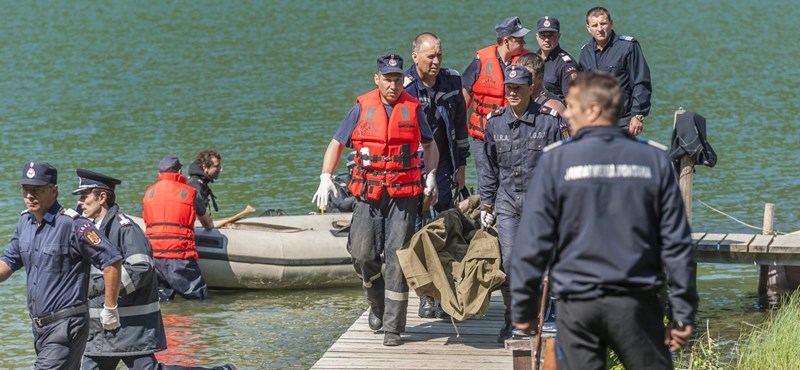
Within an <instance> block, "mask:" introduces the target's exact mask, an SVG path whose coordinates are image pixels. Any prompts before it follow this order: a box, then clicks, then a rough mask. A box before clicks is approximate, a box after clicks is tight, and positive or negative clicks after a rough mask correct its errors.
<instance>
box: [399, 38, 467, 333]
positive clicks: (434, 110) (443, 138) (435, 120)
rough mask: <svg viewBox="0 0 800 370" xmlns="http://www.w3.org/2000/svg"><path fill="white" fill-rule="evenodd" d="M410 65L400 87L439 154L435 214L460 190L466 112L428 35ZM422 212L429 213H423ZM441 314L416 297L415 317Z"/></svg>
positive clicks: (455, 81)
mask: <svg viewBox="0 0 800 370" xmlns="http://www.w3.org/2000/svg"><path fill="white" fill-rule="evenodd" d="M411 59H413V60H414V64H412V65H411V67H410V68H408V70H406V72H405V78H404V80H403V87H404V88H405V90H406V92H408V93H409V94H411V96H413V97H415V98H417V99H418V100H419V101H420V103H421V104H422V110H423V111H424V112H425V114H426V115H427V121H428V125H430V127H431V131H432V132H433V141H434V142H435V143H436V148H437V149H438V151H439V164H438V165H437V166H436V183H437V187H438V190H439V199H438V201H437V203H436V206H434V207H433V208H434V211H435V212H441V211H444V210H447V209H450V208H453V206H454V205H453V191H452V189H453V188H456V189H457V190H461V189H462V188H464V183H465V176H464V173H465V172H466V166H467V157H469V140H468V139H467V108H466V104H465V103H464V96H463V95H461V76H460V75H459V74H458V72H456V71H455V70H453V69H449V68H443V67H442V43H441V40H439V37H437V36H436V35H434V34H432V33H430V32H423V33H421V34H419V35H418V36H417V37H416V38H415V39H414V42H413V43H412V48H411ZM422 212H431V210H428V209H423V210H422ZM443 313H444V311H442V310H441V308H439V307H437V305H436V303H435V302H434V299H433V298H431V297H425V296H422V297H420V305H419V316H420V317H428V318H431V317H435V316H436V315H437V314H438V315H439V316H440V317H441V316H442V315H443Z"/></svg>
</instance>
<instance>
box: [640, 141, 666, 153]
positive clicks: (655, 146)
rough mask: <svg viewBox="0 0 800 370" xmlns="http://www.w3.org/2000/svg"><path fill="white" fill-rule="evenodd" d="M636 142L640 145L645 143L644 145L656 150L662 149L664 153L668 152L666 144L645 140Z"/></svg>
mask: <svg viewBox="0 0 800 370" xmlns="http://www.w3.org/2000/svg"><path fill="white" fill-rule="evenodd" d="M636 141H638V142H640V143H643V144H647V145H650V146H652V147H654V148H658V149H660V150H661V151H664V152H666V151H667V147H666V146H665V145H664V144H661V143H659V142H655V141H653V140H645V139H639V138H637V139H636Z"/></svg>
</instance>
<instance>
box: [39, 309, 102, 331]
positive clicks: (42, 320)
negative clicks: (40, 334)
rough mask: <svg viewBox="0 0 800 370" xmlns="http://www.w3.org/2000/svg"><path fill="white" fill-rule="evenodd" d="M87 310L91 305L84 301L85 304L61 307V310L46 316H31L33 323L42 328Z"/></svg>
mask: <svg viewBox="0 0 800 370" xmlns="http://www.w3.org/2000/svg"><path fill="white" fill-rule="evenodd" d="M87 312H89V305H87V304H86V303H84V304H81V305H77V306H72V307H67V308H64V309H60V310H58V311H56V312H51V313H49V314H47V315H44V316H39V317H34V316H31V320H32V321H33V325H36V327H37V328H39V329H41V328H43V327H44V326H45V325H47V324H49V323H51V322H53V321H56V320H61V319H64V318H67V317H70V316H76V315H80V314H84V313H87Z"/></svg>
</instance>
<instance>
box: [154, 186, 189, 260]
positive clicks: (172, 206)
mask: <svg viewBox="0 0 800 370" xmlns="http://www.w3.org/2000/svg"><path fill="white" fill-rule="evenodd" d="M195 192H196V190H195V189H194V188H193V187H191V186H189V185H186V178H185V177H183V175H181V174H180V173H177V172H162V173H160V174H158V181H156V183H155V184H153V185H150V187H149V188H147V191H145V193H144V198H143V199H142V208H143V209H142V217H143V218H144V224H145V225H146V229H145V232H144V233H145V235H146V236H147V239H149V240H150V245H152V246H153V257H155V258H173V259H184V260H188V259H193V260H197V250H196V249H195V244H194V220H195V217H196V215H195V209H194V198H195Z"/></svg>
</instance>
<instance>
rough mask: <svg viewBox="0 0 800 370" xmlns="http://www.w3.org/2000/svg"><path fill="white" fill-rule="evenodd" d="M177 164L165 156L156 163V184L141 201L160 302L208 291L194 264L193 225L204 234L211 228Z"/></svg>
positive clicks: (195, 296)
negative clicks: (197, 226)
mask: <svg viewBox="0 0 800 370" xmlns="http://www.w3.org/2000/svg"><path fill="white" fill-rule="evenodd" d="M181 167H182V165H181V162H180V160H179V159H178V157H176V156H174V155H171V154H170V155H167V156H166V157H164V158H163V159H161V161H160V162H159V163H158V172H159V173H158V181H156V183H155V184H153V185H151V186H150V187H149V188H147V190H146V191H145V193H144V198H143V199H142V217H143V218H144V223H145V226H146V229H145V235H146V236H147V238H148V239H149V240H150V245H151V246H152V247H153V257H155V262H156V273H157V276H158V291H159V294H160V295H161V298H162V299H164V300H169V299H172V297H173V296H174V295H175V293H178V294H180V295H181V296H183V297H184V298H187V299H206V298H208V287H207V285H206V282H205V280H203V276H202V275H201V274H200V265H198V264H197V257H198V256H197V249H196V248H195V242H194V222H195V219H199V220H200V223H201V224H202V225H203V227H204V228H205V229H206V230H211V229H213V228H214V224H213V222H212V221H211V216H209V215H208V213H207V212H206V207H205V203H204V202H203V198H202V197H201V196H200V195H199V194H198V193H197V191H196V190H195V189H194V188H193V187H191V186H189V185H187V184H186V178H185V177H183V175H181Z"/></svg>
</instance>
